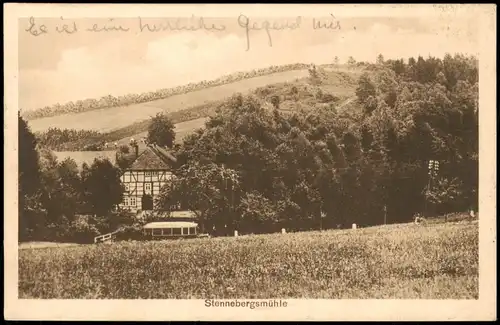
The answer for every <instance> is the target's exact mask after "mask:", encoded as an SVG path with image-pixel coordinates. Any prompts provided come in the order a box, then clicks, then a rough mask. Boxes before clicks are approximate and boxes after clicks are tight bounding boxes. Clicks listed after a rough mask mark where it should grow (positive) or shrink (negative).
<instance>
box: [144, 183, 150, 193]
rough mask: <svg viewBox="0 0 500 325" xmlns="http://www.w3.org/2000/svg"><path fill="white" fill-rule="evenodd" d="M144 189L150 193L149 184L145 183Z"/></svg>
mask: <svg viewBox="0 0 500 325" xmlns="http://www.w3.org/2000/svg"><path fill="white" fill-rule="evenodd" d="M145 187H146V191H151V183H146V184H145Z"/></svg>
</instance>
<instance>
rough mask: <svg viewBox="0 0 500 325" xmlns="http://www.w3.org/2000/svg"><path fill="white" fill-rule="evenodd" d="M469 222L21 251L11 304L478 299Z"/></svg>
mask: <svg viewBox="0 0 500 325" xmlns="http://www.w3.org/2000/svg"><path fill="white" fill-rule="evenodd" d="M478 239H479V238H478V227H477V223H468V222H465V223H455V224H450V223H448V224H434V225H429V226H416V225H413V224H405V225H395V226H386V227H373V228H365V229H358V230H356V231H353V230H340V231H325V232H308V233H293V234H285V235H282V234H272V235H260V236H243V237H238V238H213V239H209V240H207V239H193V240H179V241H166V242H121V243H113V244H111V245H89V246H80V247H71V248H56V249H43V250H40V249H38V250H21V251H20V252H19V295H20V298H44V299H48V298H54V299H67V298H79V299H85V298H86V299H96V298H105V299H138V298H143V299H144V298H146V299H147V298H150V299H172V298H175V299H181V298H330V299H331V298H343V299H345V298H352V299H357V298H406V299H412V298H420V299H443V298H447V299H464V298H465V299H477V298H478Z"/></svg>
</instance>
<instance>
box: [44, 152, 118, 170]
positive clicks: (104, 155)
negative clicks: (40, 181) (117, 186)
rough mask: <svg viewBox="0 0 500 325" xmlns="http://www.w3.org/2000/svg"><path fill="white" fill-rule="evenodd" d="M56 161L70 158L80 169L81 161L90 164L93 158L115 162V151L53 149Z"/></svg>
mask: <svg viewBox="0 0 500 325" xmlns="http://www.w3.org/2000/svg"><path fill="white" fill-rule="evenodd" d="M53 153H54V155H55V156H56V157H57V160H58V161H63V160H64V159H66V158H71V159H73V160H74V161H75V162H76V165H77V166H78V169H79V170H81V169H82V165H83V163H87V165H89V166H90V165H92V163H93V162H94V159H96V158H98V159H108V160H109V161H110V162H111V163H112V164H115V163H116V151H114V150H106V151H53Z"/></svg>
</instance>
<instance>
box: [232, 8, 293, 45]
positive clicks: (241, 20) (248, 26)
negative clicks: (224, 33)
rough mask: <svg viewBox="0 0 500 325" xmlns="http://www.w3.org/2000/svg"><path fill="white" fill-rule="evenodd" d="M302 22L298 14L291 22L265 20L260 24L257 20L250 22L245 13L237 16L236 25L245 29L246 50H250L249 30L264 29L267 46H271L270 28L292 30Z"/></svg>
mask: <svg viewBox="0 0 500 325" xmlns="http://www.w3.org/2000/svg"><path fill="white" fill-rule="evenodd" d="M301 22H302V17H300V16H298V17H297V18H296V19H295V22H293V23H289V22H288V21H286V22H284V23H283V22H281V23H279V22H277V21H274V22H272V23H271V22H269V21H267V20H265V21H263V22H261V23H260V24H259V23H258V22H253V23H250V18H248V17H247V16H245V15H239V17H238V25H239V26H240V27H241V28H244V29H245V35H246V40H247V51H249V50H250V31H251V30H257V31H258V30H265V31H266V33H267V39H268V43H269V46H270V47H272V46H273V40H272V37H271V32H270V31H271V30H284V29H291V30H294V29H297V28H300V24H301Z"/></svg>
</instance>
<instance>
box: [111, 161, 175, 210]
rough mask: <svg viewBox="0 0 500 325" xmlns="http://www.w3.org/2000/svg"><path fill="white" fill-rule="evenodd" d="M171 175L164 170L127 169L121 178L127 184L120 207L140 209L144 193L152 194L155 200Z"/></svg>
mask: <svg viewBox="0 0 500 325" xmlns="http://www.w3.org/2000/svg"><path fill="white" fill-rule="evenodd" d="M171 177H172V173H171V172H169V171H164V170H163V171H158V170H152V171H135V170H132V171H126V172H125V173H123V175H122V176H121V178H120V179H121V181H122V183H123V185H124V186H125V192H124V194H123V202H122V203H121V204H120V205H119V206H120V208H122V209H129V210H133V211H134V210H140V209H141V208H142V207H141V204H142V196H143V194H150V195H151V196H152V197H153V202H155V200H156V198H157V197H158V194H159V193H160V190H161V188H162V187H163V186H164V185H165V184H167V183H168V182H169V180H170V179H171Z"/></svg>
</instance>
